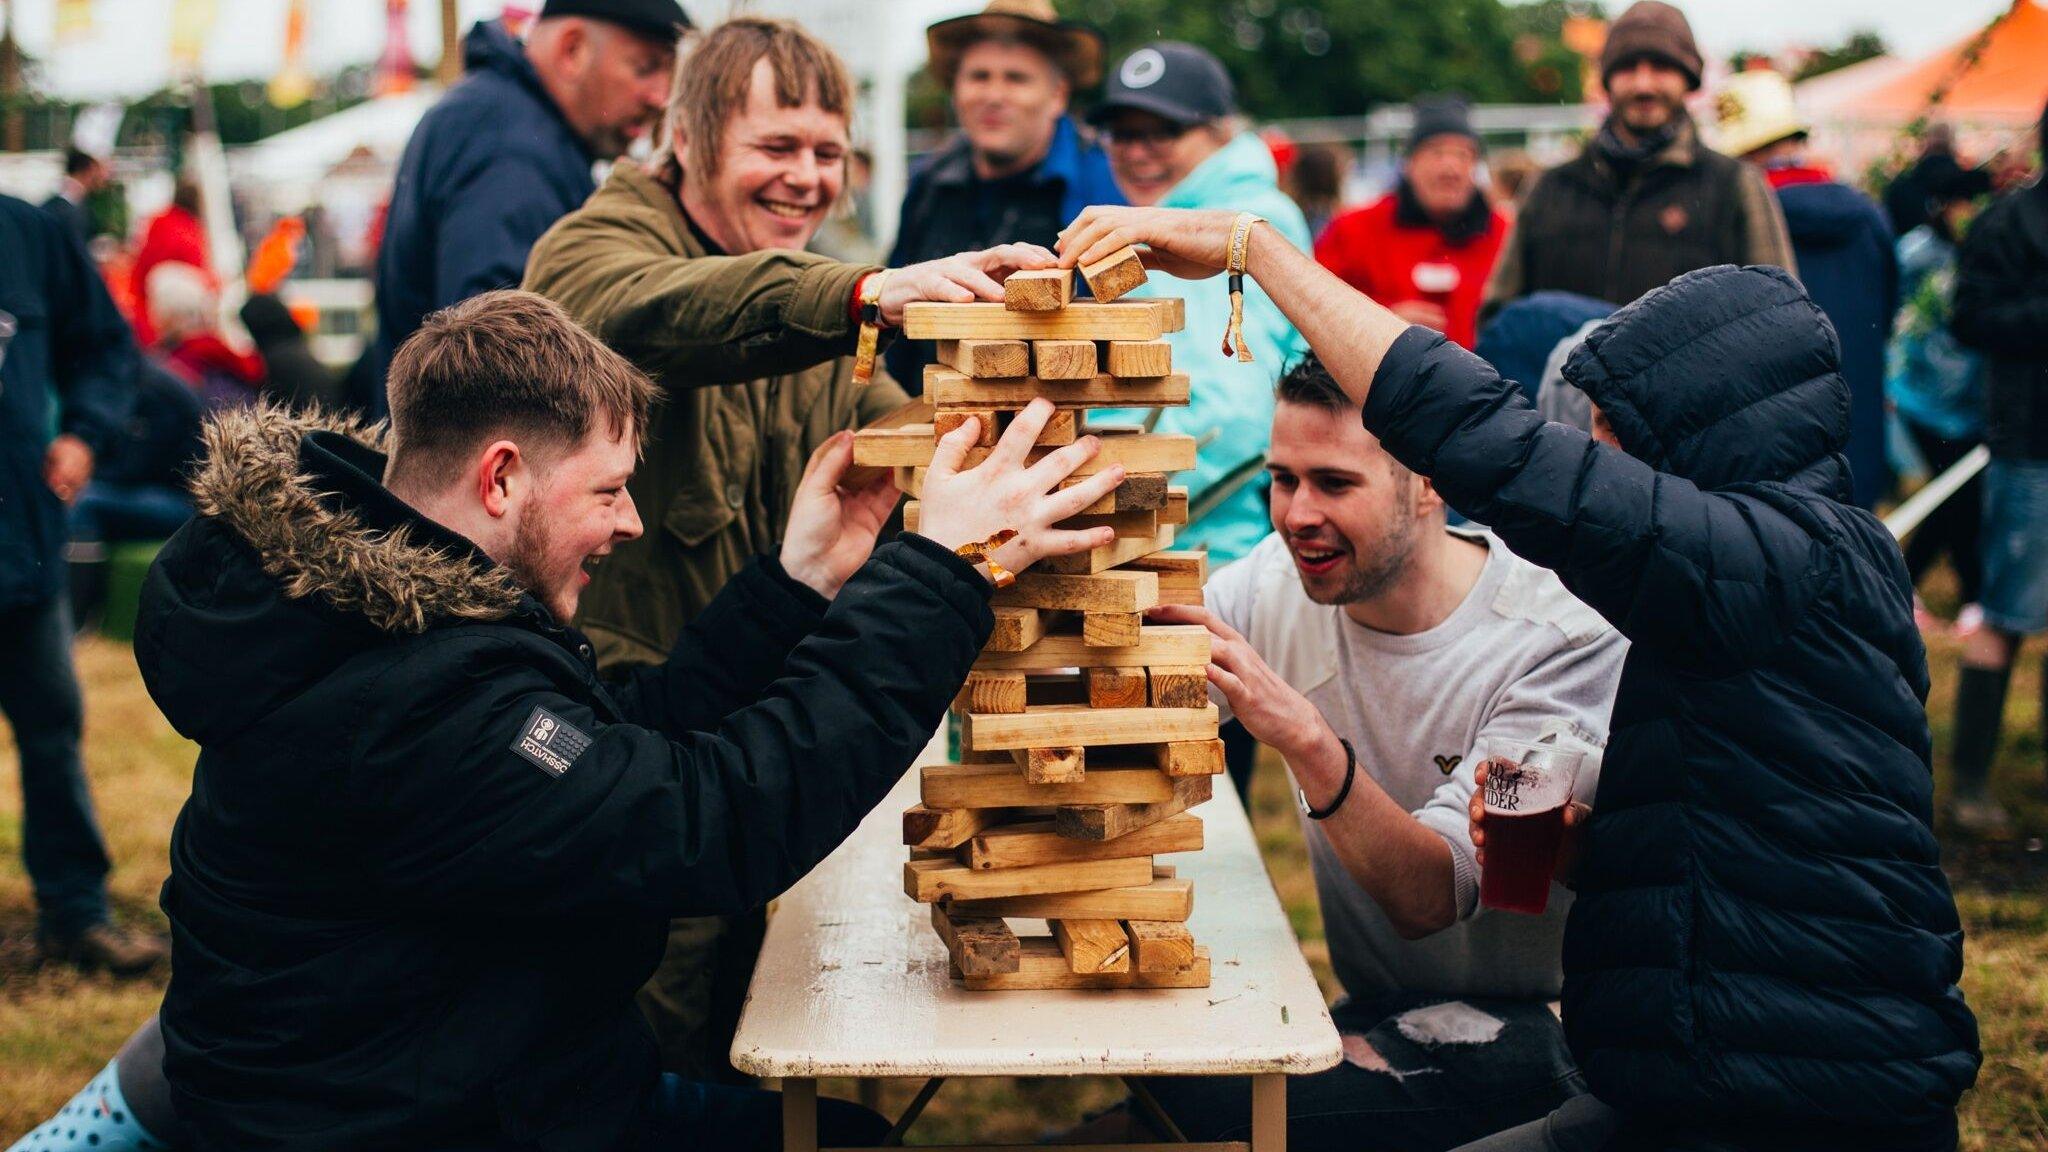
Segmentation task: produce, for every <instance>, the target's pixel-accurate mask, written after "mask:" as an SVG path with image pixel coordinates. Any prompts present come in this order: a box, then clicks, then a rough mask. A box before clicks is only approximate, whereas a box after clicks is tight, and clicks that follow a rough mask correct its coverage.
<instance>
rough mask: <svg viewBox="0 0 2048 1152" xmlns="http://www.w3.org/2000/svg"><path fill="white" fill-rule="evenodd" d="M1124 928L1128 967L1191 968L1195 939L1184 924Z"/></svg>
mask: <svg viewBox="0 0 2048 1152" xmlns="http://www.w3.org/2000/svg"><path fill="white" fill-rule="evenodd" d="M998 923H1000V921H998ZM1124 929H1125V931H1127V932H1128V933H1129V934H1130V938H1131V964H1132V965H1133V966H1134V967H1136V968H1137V970H1138V971H1140V972H1179V971H1181V970H1182V969H1184V968H1191V967H1193V966H1194V963H1195V937H1194V934H1193V933H1191V932H1189V931H1188V926H1187V925H1185V924H1178V923H1175V922H1173V921H1171V920H1127V921H1125V922H1124ZM1005 971H1011V969H1005Z"/></svg>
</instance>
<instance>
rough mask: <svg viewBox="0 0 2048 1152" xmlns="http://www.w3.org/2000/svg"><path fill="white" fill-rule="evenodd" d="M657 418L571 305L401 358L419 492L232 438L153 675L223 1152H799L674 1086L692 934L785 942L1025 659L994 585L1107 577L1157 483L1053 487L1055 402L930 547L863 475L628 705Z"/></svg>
mask: <svg viewBox="0 0 2048 1152" xmlns="http://www.w3.org/2000/svg"><path fill="white" fill-rule="evenodd" d="M651 396H652V385H651V384H649V383H648V381H647V379H646V377H644V376H642V375H641V374H640V373H639V372H638V371H636V370H635V369H633V368H632V366H631V365H629V364H627V363H626V362H625V361H624V360H623V359H621V358H619V357H618V356H617V355H616V354H614V353H612V352H611V351H610V350H608V349H606V348H605V347H604V346H603V345H601V344H599V343H598V342H597V341H596V340H595V339H594V338H593V337H591V336H589V335H588V334H586V333H584V332H583V331H582V330H581V329H579V328H577V327H575V325H574V324H573V323H572V322H571V321H570V320H569V319H568V317H567V316H566V315H564V314H563V313H562V312H561V310H560V309H559V308H557V307H556V306H554V305H553V304H550V303H548V302H547V301H545V300H543V299H541V298H540V297H537V296H533V295H530V294H527V293H516V292H498V293H487V294H485V295H483V296H479V297H476V298H474V299H472V300H470V301H468V302H466V303H464V304H461V305H458V306H457V307H455V308H452V309H449V310H447V311H446V312H442V313H439V314H436V315H435V316H432V317H429V318H428V320H427V322H426V323H425V324H424V325H423V326H422V328H421V330H420V332H419V333H418V334H417V335H416V336H415V337H414V338H413V339H412V340H411V341H409V342H408V343H407V344H406V345H405V346H404V348H402V349H401V350H400V352H399V355H398V356H397V357H396V359H395V361H394V364H393V369H392V375H391V398H392V420H393V432H392V436H391V439H392V441H393V443H392V449H391V455H390V457H389V459H388V460H387V458H386V457H385V455H384V454H383V453H382V451H380V447H381V446H380V444H379V438H378V437H376V436H374V435H372V434H370V433H369V432H366V431H365V430H364V429H362V428H361V427H359V426H352V425H345V424H336V423H328V422H323V421H321V420H319V419H317V418H313V417H306V416H293V415H289V414H286V413H284V412H282V411H280V410H276V409H257V410H251V411H248V412H245V413H237V414H228V415H223V416H222V417H220V418H219V420H218V422H216V423H215V424H213V425H212V426H211V427H210V429H209V433H208V439H209V444H208V449H209V450H208V453H207V456H206V459H205V461H204V463H203V465H202V467H201V471H200V473H199V475H198V477H197V480H196V483H195V490H196V492H197V495H198V504H199V511H200V514H199V515H198V516H197V517H196V518H195V519H194V520H193V521H192V522H191V523H190V524H188V525H187V526H186V527H185V528H184V529H182V530H181V531H180V532H179V533H178V534H177V535H176V536H175V537H174V538H173V539H172V540H171V541H170V543H169V544H167V545H166V546H165V548H164V550H163V552H162V554H161V555H160V557H159V558H158V560H157V562H156V563H155V565H154V566H153V567H152V568H151V570H150V573H149V578H148V583H147V587H146V590H145V592H144V601H143V607H142V614H141V618H140V621H139V623H138V627H137V638H136V655H137V658H138V661H139V663H140V665H141V668H142V673H143V677H144V680H145V682H146V683H147V685H148V687H149V690H150V694H151V696H152V697H153V698H154V699H155V700H156V702H157V704H158V706H159V707H161V708H162V709H163V712H164V715H165V716H167V717H168V718H169V719H170V720H171V722H172V724H174V725H175V726H176V727H177V729H178V730H179V731H180V732H181V733H183V734H184V735H186V736H187V737H189V738H191V739H193V740H196V741H197V742H198V743H199V746H200V753H199V762H198V767H197V770H196V772H195V774H194V779H193V786H192V797H191V799H190V800H189V801H188V802H187V803H186V805H185V808H184V811H183V812H182V813H181V814H180V815H179V818H178V823H177V828H176V831H175V832H174V834H173V837H172V843H171V875H170V879H169V880H168V881H167V882H166V883H165V885H164V891H163V906H164V911H165V913H166V915H167V916H168V917H169V918H170V922H171V928H172V959H173V975H172V978H171V983H170V987H169V990H168V991H167V992H166V994H165V997H164V1004H163V1013H162V1015H163V1035H164V1041H165V1048H166V1056H165V1060H164V1062H163V1066H164V1069H165V1072H166V1073H167V1075H168V1077H169V1081H170V1086H171V1090H172V1095H173V1098H174V1100H175V1103H176V1110H177V1113H178V1116H179V1118H180V1119H181V1120H182V1121H183V1122H184V1123H185V1124H186V1125H187V1126H189V1128H190V1140H191V1143H192V1145H193V1146H194V1147H197V1148H200V1149H226V1148H234V1149H238V1150H246V1149H272V1148H275V1149H285V1148H290V1149H309V1148H350V1149H369V1148H436V1149H465V1150H468V1149H486V1148H488V1149H510V1148H543V1149H550V1150H557V1149H559V1150H564V1152H570V1150H584V1149H589V1150H597V1149H606V1150H609V1149H639V1148H656V1147H659V1148H664V1149H668V1148H676V1147H707V1148H756V1147H767V1148H774V1147H780V1138H779V1127H780V1122H779V1119H778V1118H777V1117H778V1115H779V1110H778V1105H777V1099H776V1097H775V1096H773V1095H772V1094H769V1093H766V1092H760V1091H758V1090H753V1089H739V1088H727V1087H723V1086H716V1085H697V1084H689V1083H685V1082H681V1081H678V1080H677V1079H676V1078H675V1077H673V1076H669V1077H662V1076H661V1075H660V1074H659V1073H658V1071H657V1068H656V1062H655V1050H654V1044H653V1040H652V1037H651V1035H650V1034H649V1033H648V1031H647V1028H646V1025H645V1023H644V1022H643V1021H642V1020H641V1019H640V1017H639V1014H638V1012H637V1010H636V1009H635V1007H634V1004H633V993H634V990H635V989H637V988H638V987H639V986H640V984H641V983H642V982H643V981H644V980H645V979H646V978H647V975H648V973H650V972H652V971H653V970H654V967H655V964H656V963H657V962H658V961H659V960H660V958H661V951H662V945H663V941H664V938H665V926H666V924H667V922H668V920H669V918H670V917H672V916H676V915H704V914H709V913H726V912H735V911H739V910H741V909H745V908H749V907H754V906H758V905H760V904H763V903H765V902H766V901H767V900H768V899H769V898H771V897H773V896H774V895H775V894H777V893H778V892H780V891H782V890H783V889H784V888H786V887H787V886H789V885H790V884H792V883H794V882H795V881H796V880H797V879H798V878H799V877H801V876H802V875H803V874H804V873H805V872H807V871H809V870H810V868H811V867H812V866H813V865H814V864H816V863H817V862H818V861H819V860H820V859H822V858H823V857H824V856H825V855H826V854H827V853H828V852H830V851H831V850H832V849H833V847H835V846H836V845H837V844H838V843H839V842H840V840H841V839H843V838H844V837H845V836H846V835H847V834H848V833H849V832H850V831H852V829H853V827H854V826H855V824H856V823H857V822H858V821H859V820H860V819H861V817H862V816H863V815H865V814H866V813H867V811H868V810H869V809H870V808H872V807H873V806H874V804H875V803H876V802H877V801H879V800H880V799H881V798H882V796H883V795H884V794H885V793H886V792H887V791H888V789H889V788H890V786H891V785H892V784H893V783H894V782H895V781H896V779H897V778H898V777H899V776H900V775H901V774H902V772H903V770H904V769H905V767H907V766H908V765H909V764H910V763H911V761H912V759H913V758H914V757H915V756H916V754H917V752H918V750H919V749H920V748H921V747H922V746H923V745H924V743H925V742H926V739H927V738H928V736H929V735H930V733H931V731H932V730H933V728H934V727H935V726H936V725H937V724H938V722H939V720H940V719H941V717H942V716H943V714H944V712H945V709H946V706H947V703H948V701H949V700H950V699H951V698H952V696H953V694H954V693H955V692H956V691H957V690H958V687H959V685H960V684H961V682H962V681H964V680H965V678H966V674H967V670H968V667H969V665H970V664H971V663H972V662H973V660H974V658H975V655H976V653H977V652H978V650H979V649H980V647H981V645H982V642H983V641H984V640H985V639H986V638H987V636H988V634H989V631H990V628H991V626H992V616H991V613H990V611H989V609H988V597H989V591H988V580H987V577H986V576H984V575H983V574H982V573H981V572H980V571H978V569H977V568H976V567H975V566H972V565H970V564H969V563H967V562H966V561H964V560H962V559H961V558H960V557H959V556H958V555H956V554H955V552H954V549H955V548H956V547H958V546H959V545H962V544H966V543H969V542H972V541H978V540H983V539H985V538H987V537H989V536H993V535H995V534H996V533H997V532H998V530H999V529H1001V528H1014V529H1017V536H1016V537H1015V539H1013V540H1011V541H1010V542H1009V543H1008V544H1006V545H1004V546H1003V548H1002V549H1000V550H998V551H997V552H996V554H995V556H994V557H992V558H993V559H994V560H996V562H997V563H1000V564H1002V565H1003V566H1005V567H1008V568H1011V569H1013V570H1014V569H1015V568H1019V567H1022V566H1024V565H1028V564H1029V563H1030V562H1031V561H1032V560H1034V559H1036V558H1037V557H1038V556H1040V555H1045V554H1049V553H1050V552H1053V551H1059V552H1072V551H1076V550H1079V549H1082V548H1086V547H1092V546H1095V545H1097V544H1101V543H1104V542H1105V539H1104V538H1105V537H1106V536H1108V534H1109V532H1110V530H1109V529H1106V528H1103V529H1091V530H1088V531H1083V532H1073V531H1062V530H1054V529H1051V528H1050V527H1049V526H1050V525H1051V524H1052V523H1053V522H1055V521H1057V520H1060V519H1064V518H1066V517H1069V516H1072V515H1074V514H1075V513H1077V512H1079V511H1080V510H1081V509H1082V508H1083V507H1085V506H1086V505H1087V504H1088V503H1089V502H1092V501H1094V500H1096V499H1099V498H1101V496H1103V495H1105V494H1107V493H1108V492H1109V490H1110V489H1111V488H1112V487H1113V486H1114V485H1115V484H1116V483H1117V482H1119V481H1120V480H1121V473H1120V470H1119V469H1114V468H1112V469H1108V470H1106V471H1104V472H1102V473H1100V474H1098V475H1097V476H1092V477H1089V478H1087V479H1086V480H1084V481H1083V482H1081V483H1080V484H1078V485H1077V486H1076V487H1074V488H1071V489H1068V490H1066V491H1063V492H1055V493H1053V494H1052V495H1046V492H1047V491H1048V490H1049V489H1050V488H1052V487H1053V486H1054V485H1057V484H1058V483H1059V482H1060V481H1061V480H1063V479H1065V478H1066V477H1067V476H1068V475H1071V473H1072V472H1073V470H1074V468H1075V467H1077V466H1078V465H1079V464H1080V463H1081V462H1082V461H1083V460H1085V459H1086V458H1088V457H1089V456H1090V455H1092V454H1093V452H1094V450H1095V448H1094V444H1093V442H1092V441H1086V440H1084V441H1083V442H1081V443H1079V444H1076V445H1073V446H1070V448H1067V449H1061V450H1060V452H1059V453H1055V454H1054V455H1053V456H1051V457H1048V459H1049V460H1053V459H1056V460H1057V463H1055V464H1054V465H1053V466H1052V467H1051V468H1046V467H1045V466H1044V464H1043V462H1041V463H1040V464H1039V465H1038V466H1036V467H1035V468H1033V469H1032V470H1031V471H1030V472H1027V471H1026V470H1025V469H1024V467H1023V461H1024V459H1025V456H1026V453H1027V452H1028V450H1029V446H1030V445H1031V443H1032V442H1033V441H1034V440H1035V439H1036V437H1037V434H1038V432H1039V431H1040V430H1041V429H1042V428H1043V426H1044V423H1045V421H1046V419H1047V417H1048V416H1049V415H1050V413H1051V406H1050V405H1043V404H1041V405H1040V406H1038V407H1036V408H1034V409H1031V410H1027V412H1026V413H1024V414H1023V415H1022V416H1020V417H1019V419H1018V423H1017V426H1015V430H1014V432H1013V433H1012V434H1010V435H1006V437H1005V438H1004V440H1003V441H1002V442H1001V443H1000V444H999V445H998V446H997V448H996V449H995V450H994V452H993V454H992V455H991V456H990V458H989V460H988V462H987V463H984V464H982V465H981V466H979V467H976V468H974V469H971V470H967V471H959V470H958V467H957V466H958V465H959V464H960V463H961V462H962V460H963V459H964V457H965V454H966V452H967V450H968V449H969V447H970V446H971V445H972V443H973V442H974V440H975V438H976V431H975V429H974V427H973V426H972V424H971V423H970V425H969V426H968V427H967V428H966V429H965V430H964V433H955V434H954V435H951V436H949V437H947V438H946V440H944V441H942V442H941V443H940V445H939V448H938V452H937V454H936V456H935V458H934V461H933V468H932V471H931V474H930V480H929V481H928V483H927V486H926V487H925V489H924V493H923V497H924V512H923V518H922V520H921V522H920V526H919V527H920V531H919V533H917V534H906V535H905V536H904V537H903V539H902V540H901V541H899V542H895V543H890V544H886V545H883V546H882V547H880V548H875V546H874V541H875V536H876V532H877V531H878V530H879V528H880V526H881V524H882V522H883V520H884V519H885V518H886V517H887V515H888V513H889V510H890V508H891V507H893V505H894V502H895V498H896V493H895V491H894V489H893V488H892V487H890V486H889V484H888V483H887V481H886V480H880V481H877V482H875V483H873V484H870V485H867V486H866V487H860V488H849V487H846V486H844V485H842V484H841V483H840V481H842V480H843V479H844V478H845V476H846V472H847V469H848V467H849V465H850V464H851V461H852V443H851V437H850V436H848V435H845V434H842V435H840V436H837V437H833V438H832V439H831V440H829V441H827V443H826V444H825V445H824V446H822V447H821V448H820V449H819V450H818V452H817V453H816V455H814V457H813V459H812V463H811V467H810V469H809V470H808V471H807V472H806V473H805V476H804V479H803V481H802V483H801V484H800V486H799V490H798V494H797V497H796V503H795V508H794V509H793V511H792V513H791V515H790V520H789V528H788V535H787V537H786V538H785V541H784V543H783V546H782V548H781V551H780V556H779V558H771V557H766V556H764V557H762V558H760V559H759V560H757V561H756V562H755V563H754V564H753V565H752V566H750V567H748V568H746V569H744V570H742V571H741V572H740V574H739V575H738V576H736V577H735V578H734V579H733V580H732V581H731V582H730V583H729V584H728V585H727V586H726V588H725V590H724V592H723V593H722V594H721V595H720V596H719V597H718V598H717V599H716V600H715V601H713V603H712V604H711V605H710V606H709V608H707V609H706V611H705V612H704V613H702V614H701V615H700V616H699V617H698V619H697V620H695V621H694V622H692V624H691V625H690V627H689V628H688V629H686V630H685V631H684V633H683V635H682V638H681V639H680V641H679V642H678V643H677V645H676V647H675V649H674V650H673V653H672V654H671V656H670V658H669V659H668V661H667V662H666V663H664V664H661V665H657V666H653V667H649V668H645V669H640V670H636V671H635V672H633V673H632V674H630V675H629V676H628V677H627V678H625V679H624V680H622V681H618V682H615V683H610V684H601V683H599V681H598V679H597V673H596V666H595V664H594V662H593V661H592V658H591V648H590V645H589V644H588V643H587V642H586V641H584V639H583V638H582V637H581V636H580V635H579V634H578V633H577V632H576V631H575V630H574V629H572V628H570V627H569V626H567V625H566V624H565V623H564V621H567V620H568V619H569V618H570V617H571V615H572V614H573V612H574V609H575V604H576V598H577V594H578V592H580V591H581V589H582V588H583V587H584V586H585V585H587V584H588V583H589V578H588V574H587V568H588V567H589V565H590V564H592V563H594V562H596V561H597V560H599V559H601V558H602V556H603V555H604V554H605V553H606V552H608V551H610V549H611V548H612V546H613V545H614V544H616V543H618V542H620V541H623V540H628V539H631V538H632V537H633V536H635V535H637V534H638V533H639V531H640V521H639V518H638V515H637V513H636V512H635V511H634V509H633V504H632V497H631V495H630V494H629V492H628V491H627V489H626V480H627V478H628V476H629V475H630V474H631V472H632V470H633V465H634V462H635V460H636V459H637V455H638V451H637V449H638V435H639V430H640V429H642V428H644V427H645V426H646V414H647V409H648V403H649V400H650V397H651ZM1060 453H1065V455H1060ZM871 551H872V557H870V552H871ZM842 585H843V587H842ZM824 1124H825V1127H827V1128H836V1129H837V1133H836V1135H831V1136H827V1137H826V1138H827V1140H828V1142H833V1143H842V1142H848V1143H864V1144H873V1143H878V1142H879V1139H878V1138H879V1137H880V1136H881V1135H882V1133H883V1132H884V1131H885V1130H886V1125H885V1124H882V1123H880V1118H879V1117H876V1116H873V1115H872V1114H870V1113H866V1112H865V1111H864V1110H859V1109H852V1108H851V1106H847V1107H846V1108H845V1109H843V1110H840V1111H838V1112H828V1114H827V1115H826V1116H825V1117H824Z"/></svg>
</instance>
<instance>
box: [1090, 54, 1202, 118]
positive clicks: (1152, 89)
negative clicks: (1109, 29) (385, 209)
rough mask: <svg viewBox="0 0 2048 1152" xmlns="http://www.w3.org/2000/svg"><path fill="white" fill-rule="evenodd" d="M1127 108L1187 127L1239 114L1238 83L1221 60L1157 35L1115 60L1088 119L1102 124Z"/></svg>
mask: <svg viewBox="0 0 2048 1152" xmlns="http://www.w3.org/2000/svg"><path fill="white" fill-rule="evenodd" d="M1126 109H1130V110H1135V111H1139V112H1150V113H1152V114H1153V115H1155V116H1159V117H1162V118H1164V119H1167V120H1171V121H1172V122H1174V123H1175V124H1178V125H1181V126H1183V127H1186V126H1188V125H1192V124H1202V123H1207V122H1208V121H1211V120H1220V119H1222V118H1223V117H1225V116H1235V115H1237V89H1236V87H1235V86H1234V85H1232V84H1231V82H1230V73H1228V72H1226V71H1224V70H1223V62H1222V61H1221V60H1218V59H1216V57H1214V56H1211V55H1210V54H1209V53H1208V52H1206V51H1204V50H1203V49H1200V48H1197V47H1195V46H1194V45H1193V44H1186V43H1182V42H1181V41H1179V40H1159V41H1155V42H1153V43H1151V44H1147V45H1145V46H1144V47H1143V48H1140V49H1138V50H1137V51H1136V52H1133V53H1131V54H1130V55H1129V56H1126V57H1124V58H1123V62H1122V63H1120V64H1118V65H1117V66H1116V71H1114V72H1112V73H1110V76H1109V83H1108V85H1107V86H1106V87H1105V88H1104V90H1103V94H1102V102H1101V103H1099V104H1097V105H1096V106H1095V108H1094V110H1093V111H1091V112H1089V113H1088V122H1089V123H1090V124H1095V125H1098V126H1100V125H1102V124H1105V123H1107V122H1108V121H1109V120H1110V118H1112V117H1114V116H1115V115H1116V114H1117V113H1118V112H1121V111H1124V110H1126Z"/></svg>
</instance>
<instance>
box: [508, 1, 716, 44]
mask: <svg viewBox="0 0 2048 1152" xmlns="http://www.w3.org/2000/svg"><path fill="white" fill-rule="evenodd" d="M556 16H582V17H586V18H588V19H591V20H603V21H605V22H606V23H608V24H617V25H619V26H620V27H622V28H625V29H626V30H628V31H631V32H636V33H638V34H640V35H642V36H646V37H649V38H651V39H655V40H674V39H675V38H676V37H678V36H680V35H682V34H683V33H684V32H686V31H688V30H689V29H690V27H691V24H690V17H689V14H688V13H686V12H684V11H683V6H682V5H681V4H678V3H676V0H547V3H546V4H544V5H542V6H541V10H540V18H541V19H543V20H547V19H551V18H553V17H556Z"/></svg>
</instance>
